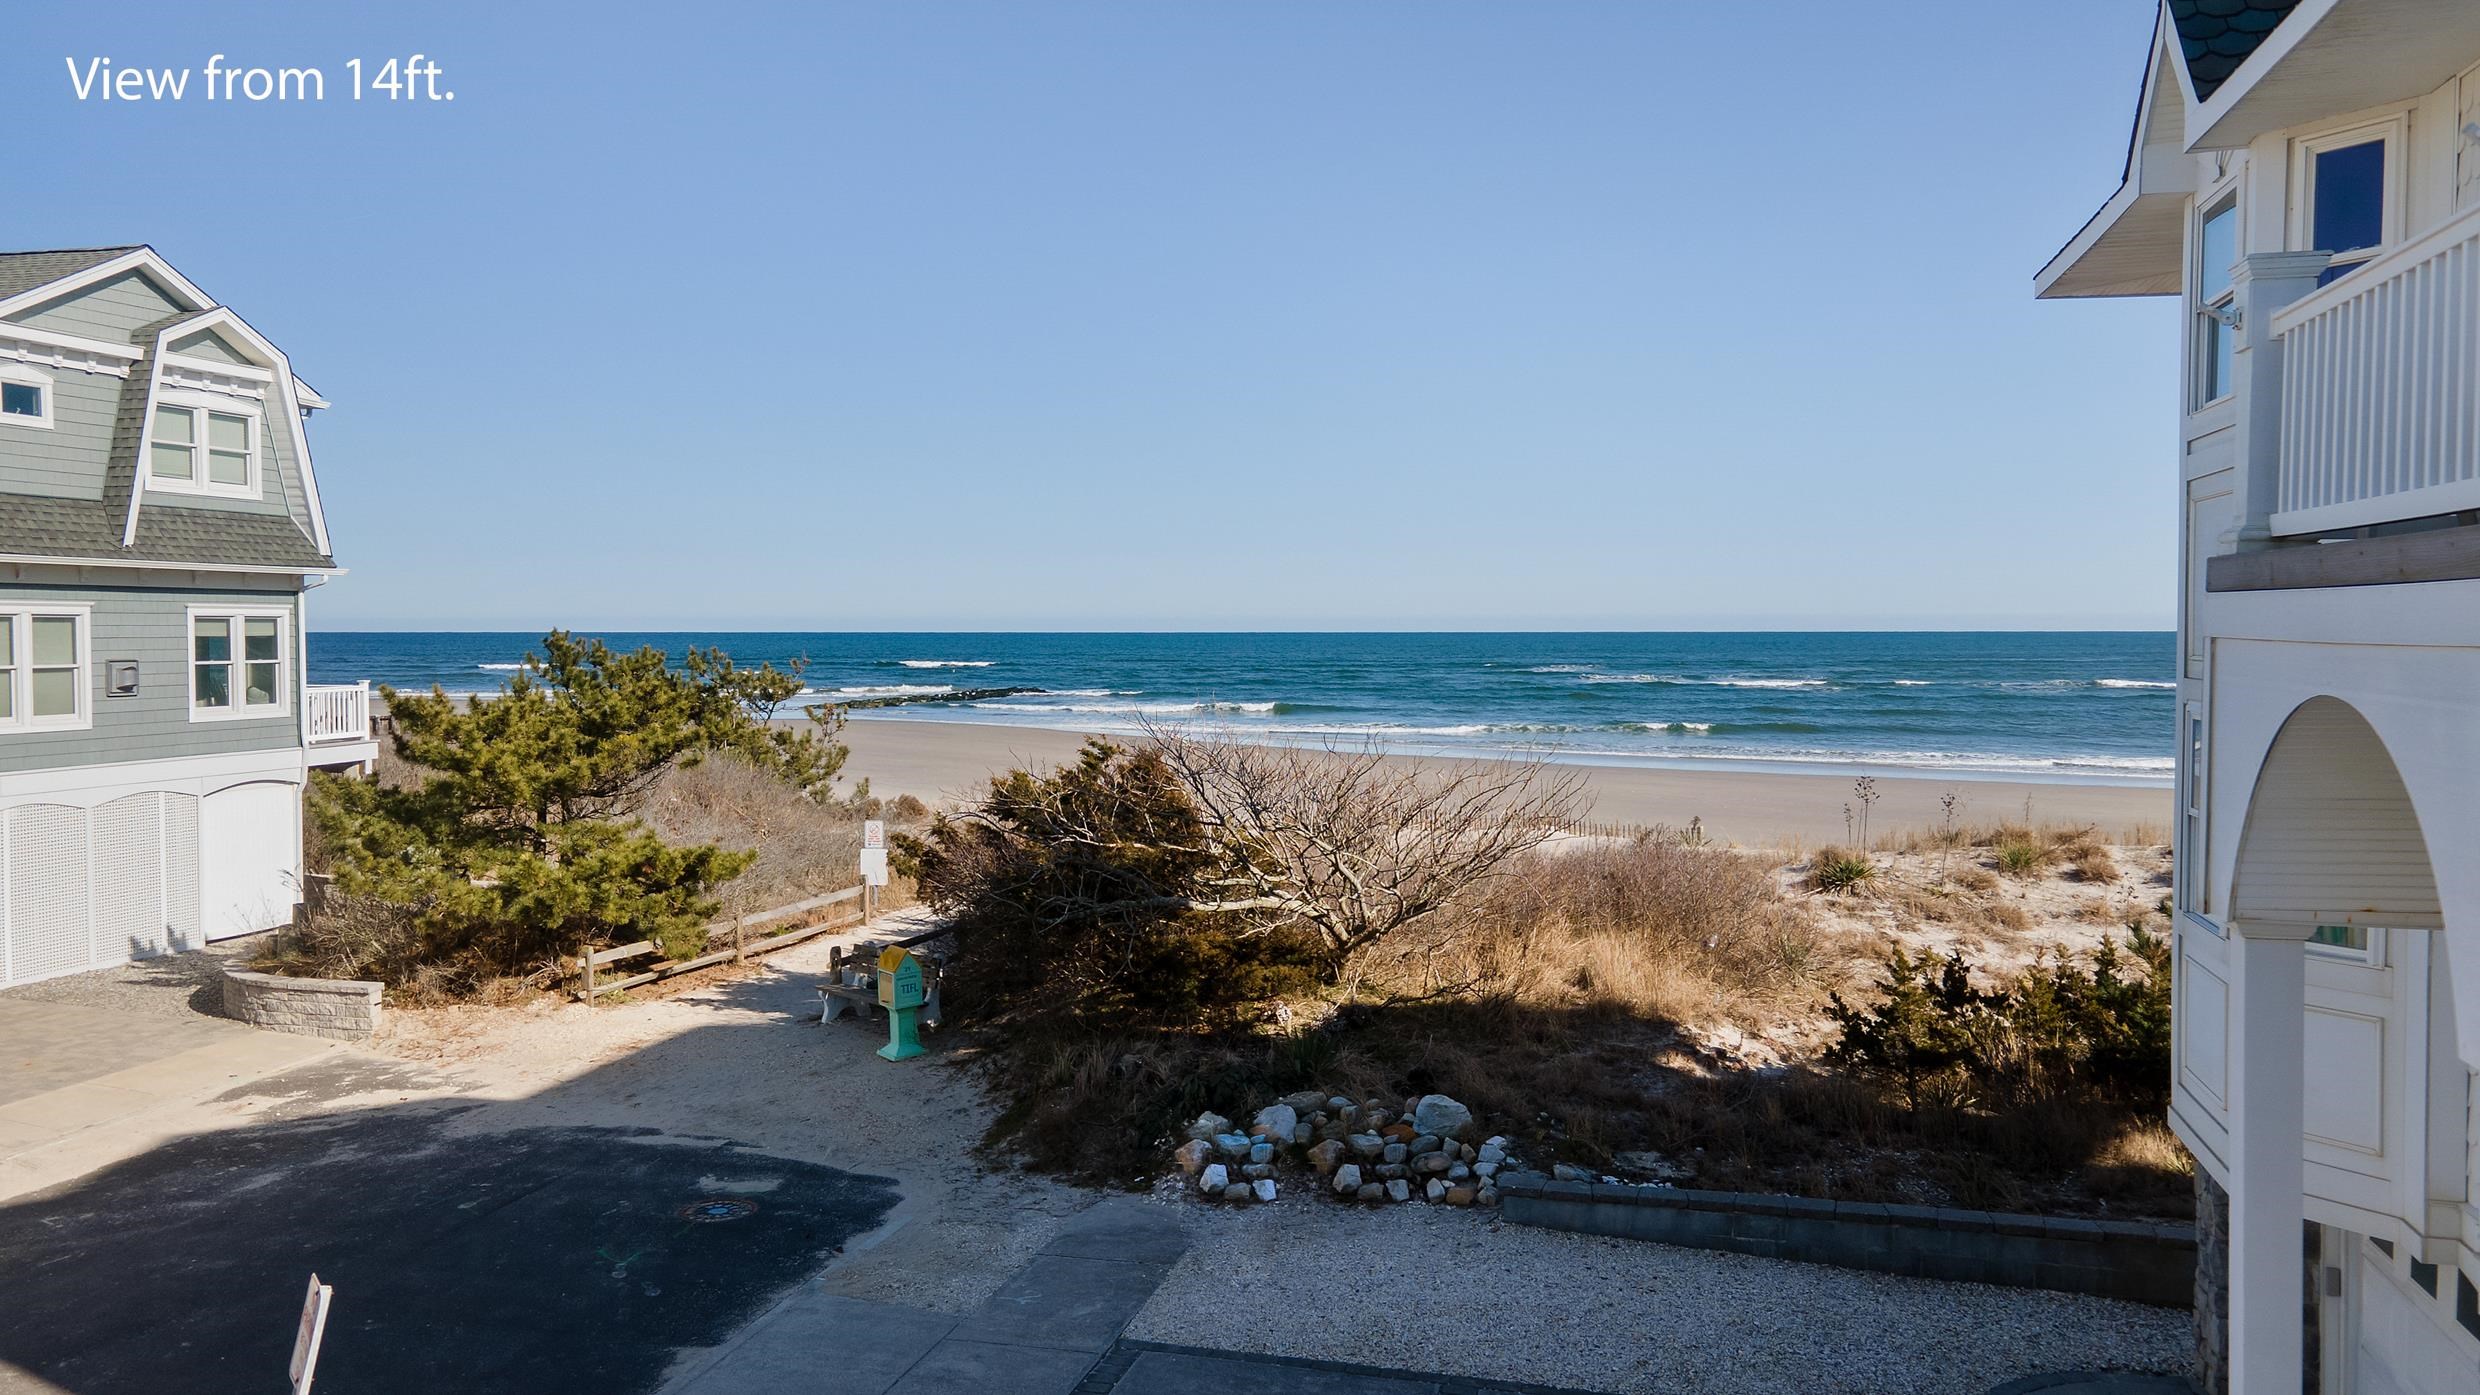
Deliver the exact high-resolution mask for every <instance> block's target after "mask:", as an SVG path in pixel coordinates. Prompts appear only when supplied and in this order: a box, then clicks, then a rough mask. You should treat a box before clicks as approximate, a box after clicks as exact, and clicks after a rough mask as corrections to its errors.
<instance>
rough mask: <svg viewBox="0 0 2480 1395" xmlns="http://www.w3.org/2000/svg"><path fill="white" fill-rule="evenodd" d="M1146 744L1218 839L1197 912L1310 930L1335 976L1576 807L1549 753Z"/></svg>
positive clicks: (1582, 804) (1574, 814)
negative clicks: (1428, 757)
mask: <svg viewBox="0 0 2480 1395" xmlns="http://www.w3.org/2000/svg"><path fill="white" fill-rule="evenodd" d="M1149 749H1150V750H1151V751H1152V752H1153V753H1154V754H1156V755H1157V756H1159V758H1160V759H1161V760H1162V762H1163V764H1164V765H1165V767H1166V768H1168V769H1169V770H1170V772H1171V773H1172V775H1173V777H1174V778H1175V779H1176V780H1178V782H1179V783H1180V785H1181V787H1182V788H1183V789H1184V790H1185V791H1186V792H1187V794H1188V799H1189V802H1190V804H1191V805H1192V806H1193V807H1194V808H1195V809H1196V811H1197V817H1198V819H1199V822H1200V823H1201V825H1202V827H1203V830H1204V834H1205V837H1206V838H1207V839H1208V840H1209V842H1210V843H1211V844H1212V845H1213V846H1214V847H1215V849H1216V852H1217V855H1218V865H1217V866H1216V867H1215V869H1214V872H1213V881H1214V883H1215V884H1216V885H1217V886H1219V887H1220V888H1223V891H1222V894H1221V895H1220V896H1219V898H1218V899H1217V900H1216V901H1215V902H1213V903H1210V904H1207V905H1202V906H1200V907H1198V909H1202V910H1212V911H1219V912H1234V913H1240V914H1244V915H1247V916H1249V917H1251V918H1252V919H1254V920H1255V921H1257V922H1258V923H1259V924H1261V925H1263V926H1265V927H1267V928H1272V929H1288V930H1297V931H1300V932H1303V933H1305V934H1306V935H1307V936H1308V937H1309V938H1310V939H1311V940H1312V941H1313V942H1314V943H1315V944H1316V945H1317V946H1318V948H1319V957H1320V959H1321V960H1322V961H1323V963H1324V965H1325V967H1326V971H1327V973H1328V975H1329V976H1330V977H1333V978H1340V977H1342V976H1343V974H1344V972H1345V971H1346V969H1347V967H1348V966H1349V965H1350V963H1351V961H1352V959H1353V958H1354V956H1356V955H1358V954H1360V953H1361V952H1362V951H1364V950H1366V949H1368V948H1370V947H1371V946H1373V945H1375V944H1377V943H1378V942H1379V941H1380V940H1382V939H1384V938H1385V937H1387V936H1389V935H1392V934H1395V933H1397V932H1399V931H1403V930H1406V929H1409V928H1411V927H1413V926H1417V925H1419V924H1421V923H1422V922H1424V921H1427V920H1429V919H1430V918H1431V917H1433V916H1436V915H1438V914H1439V913H1440V912H1442V911H1444V910H1446V909H1447V908H1448V907H1450V906H1452V905H1454V904H1455V903H1456V902H1457V900H1458V899H1459V898H1461V897H1462V896H1464V894H1465V893H1466V892H1467V891H1470V890H1472V889H1473V888H1475V887H1478V886H1479V885H1480V884H1482V883H1483V882H1485V881H1487V880H1489V879H1491V878H1492V877H1493V876H1495V875H1497V874H1498V873H1500V872H1501V871H1502V870H1504V868H1505V867H1506V865H1507V863H1508V862H1509V860H1510V859H1512V858H1515V857H1517V856H1518V855H1520V854H1523V853H1527V852H1530V851H1532V850H1533V849H1535V848H1538V847H1540V846H1541V845H1542V844H1544V843H1546V842H1548V841H1549V840H1550V839H1551V838H1553V837H1555V836H1557V835H1558V834H1560V833H1561V832H1563V831H1565V830H1566V829H1567V828H1568V827H1569V826H1570V825H1572V824H1574V823H1575V822H1576V821H1577V820H1579V819H1580V818H1582V817H1583V815H1584V813H1585V810H1586V808H1587V807H1588V800H1587V797H1586V795H1585V790H1584V776H1583V773H1582V772H1581V771H1578V770H1574V769H1572V768H1571V769H1561V768H1558V767H1554V766H1551V765H1549V764H1547V763H1546V762H1538V761H1501V760H1477V761H1464V762H1456V763H1435V762H1434V763H1424V764H1420V765H1415V764H1413V763H1410V762H1406V761H1400V760H1392V759H1389V758H1387V757H1385V756H1382V755H1380V754H1379V753H1377V752H1376V751H1374V750H1372V751H1356V752H1336V751H1311V750H1301V749H1298V748H1293V747H1273V746H1249V745H1242V744H1240V743H1238V742H1234V741H1225V740H1215V739H1206V738H1199V737H1195V736H1190V735H1187V734H1184V733H1180V732H1176V731H1169V730H1160V731H1156V732H1154V733H1153V734H1152V738H1151V741H1150V743H1149Z"/></svg>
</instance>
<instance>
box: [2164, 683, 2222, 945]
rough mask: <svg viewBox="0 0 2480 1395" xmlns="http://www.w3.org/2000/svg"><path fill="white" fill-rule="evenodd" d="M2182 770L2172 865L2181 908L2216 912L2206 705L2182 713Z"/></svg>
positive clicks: (2198, 912) (2199, 911)
mask: <svg viewBox="0 0 2480 1395" xmlns="http://www.w3.org/2000/svg"><path fill="white" fill-rule="evenodd" d="M2180 731H2181V737H2182V740H2181V741H2180V746H2181V747H2182V753H2181V760H2180V765H2181V770H2180V779H2179V794H2180V799H2181V807H2180V819H2179V847H2178V866H2177V867H2176V868H2175V869H2173V870H2174V872H2175V873H2176V876H2177V880H2178V896H2179V909H2180V910H2183V911H2193V912H2194V913H2196V914H2197V915H2211V914H2212V913H2213V898H2212V895H2211V893H2210V891H2209V890H2208V889H2207V874H2206V870H2205V846H2204V838H2205V794H2206V791H2205V764H2204V755H2205V751H2204V708H2203V707H2202V706H2200V705H2198V704H2196V703H2192V702H2191V703H2189V704H2188V705H2187V708H2186V710H2185V711H2184V712H2182V713H2181V714H2180Z"/></svg>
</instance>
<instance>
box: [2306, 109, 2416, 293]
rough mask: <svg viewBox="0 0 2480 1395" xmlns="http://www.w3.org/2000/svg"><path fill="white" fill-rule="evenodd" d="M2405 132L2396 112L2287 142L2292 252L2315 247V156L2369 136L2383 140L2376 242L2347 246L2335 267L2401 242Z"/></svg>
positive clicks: (2366, 259) (2361, 142)
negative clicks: (2382, 178) (2382, 184)
mask: <svg viewBox="0 0 2480 1395" xmlns="http://www.w3.org/2000/svg"><path fill="white" fill-rule="evenodd" d="M2408 134H2409V128H2408V125H2407V121H2406V118H2405V117H2404V116H2403V115H2400V114H2397V115H2394V116H2388V117H2383V118H2381V119H2379V120H2375V121H2355V122H2352V123H2351V124H2349V125H2347V126H2339V127H2336V128H2334V129H2333V130H2330V131H2320V132H2318V133H2316V134H2314V135H2307V136H2300V137H2298V138H2296V139H2294V140H2293V141H2292V142H2291V181H2290V198H2289V200H2288V204H2289V209H2288V217H2289V220H2290V229H2289V233H2290V242H2289V245H2290V247H2291V250H2293V251H2297V252H2314V251H2318V250H2320V249H2319V248H2317V247H2314V246H2312V245H2310V238H2311V236H2312V235H2313V233H2314V231H2315V219H2316V189H2315V187H2314V185H2315V180H2316V157H2317V156H2318V155H2320V154H2322V153H2324V152H2325V151H2328V150H2340V149H2342V148H2344V147H2345V146H2352V145H2364V144H2366V143H2367V142H2369V141H2372V140H2376V141H2383V142H2385V198H2384V200H2383V202H2382V203H2380V204H2379V206H2378V210H2377V245H2376V246H2374V247H2355V248H2351V249H2349V252H2350V255H2349V256H2347V257H2340V258H2336V259H2335V265H2338V266H2359V265H2362V264H2364V263H2366V262H2369V261H2371V260H2374V259H2375V258H2377V257H2381V256H2383V255H2385V253H2386V252H2387V251H2389V250H2391V249H2392V248H2394V247H2397V246H2400V245H2401V244H2402V240H2403V209H2404V208H2405V207H2406V204H2405V200H2406V199H2407V198H2408V197H2409V191H2408V190H2406V189H2405V188H2404V187H2403V180H2404V172H2403V165H2404V159H2405V156H2406V154H2407V151H2408V147H2409V145H2410V141H2409V140H2408V138H2407V137H2408Z"/></svg>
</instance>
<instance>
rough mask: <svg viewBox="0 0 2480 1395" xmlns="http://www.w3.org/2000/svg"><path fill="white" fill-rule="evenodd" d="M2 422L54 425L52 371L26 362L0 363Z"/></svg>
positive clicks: (42, 426)
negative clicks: (50, 372) (27, 364)
mask: <svg viewBox="0 0 2480 1395" xmlns="http://www.w3.org/2000/svg"><path fill="white" fill-rule="evenodd" d="M0 425H5V426H33V427H40V428H42V429H43V430H46V431H48V430H50V429H51V425H52V375H51V374H49V373H46V372H44V371H42V370H41V369H38V368H28V367H27V366H25V365H24V364H22V363H0Z"/></svg>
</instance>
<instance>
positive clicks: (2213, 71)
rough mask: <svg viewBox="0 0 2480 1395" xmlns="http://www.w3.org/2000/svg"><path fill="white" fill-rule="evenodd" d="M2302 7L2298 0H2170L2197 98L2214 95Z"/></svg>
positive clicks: (2173, 20)
mask: <svg viewBox="0 0 2480 1395" xmlns="http://www.w3.org/2000/svg"><path fill="white" fill-rule="evenodd" d="M2298 7H2299V0H2170V22H2171V23H2172V24H2173V25H2175V26H2177V28H2178V31H2179V53H2180V56H2181V57H2184V58H2185V59H2186V60H2187V76H2188V79H2189V80H2190V81H2192V82H2194V83H2195V84H2196V97H2197V99H2198V100H2199V101H2201V100H2203V99H2205V98H2208V97H2211V96H2212V95H2213V93H2214V92H2215V91H2216V90H2217V89H2218V88H2220V87H2221V85H2222V84H2223V83H2224V82H2226V81H2228V80H2229V78H2230V75H2231V74H2232V73H2234V72H2237V71H2238V70H2239V65H2240V64H2242V63H2244V62H2246V61H2247V57H2248V55H2249V54H2251V53H2254V52H2255V51H2256V48H2257V45H2259V44H2262V43H2263V42H2264V41H2265V37H2266V36H2267V35H2269V34H2271V33H2272V32H2273V31H2274V30H2275V29H2277V28H2280V27H2281V24H2282V21H2283V20H2284V19H2286V18H2288V17H2289V16H2290V12H2291V11H2292V10H2294V9H2297V8H2298Z"/></svg>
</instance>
